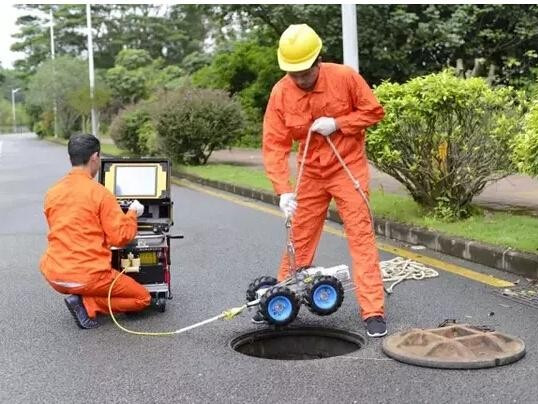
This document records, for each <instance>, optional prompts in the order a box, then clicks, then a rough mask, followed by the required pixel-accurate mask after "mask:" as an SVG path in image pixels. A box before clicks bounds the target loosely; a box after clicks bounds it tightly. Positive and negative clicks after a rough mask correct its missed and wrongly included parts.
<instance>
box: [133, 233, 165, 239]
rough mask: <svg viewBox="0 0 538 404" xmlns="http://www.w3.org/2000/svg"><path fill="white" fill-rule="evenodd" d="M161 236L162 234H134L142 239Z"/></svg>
mask: <svg viewBox="0 0 538 404" xmlns="http://www.w3.org/2000/svg"><path fill="white" fill-rule="evenodd" d="M163 237H164V235H163V234H141V235H137V236H136V238H137V239H142V240H149V239H154V238H163Z"/></svg>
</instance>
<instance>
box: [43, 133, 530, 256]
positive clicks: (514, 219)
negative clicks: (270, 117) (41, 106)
mask: <svg viewBox="0 0 538 404" xmlns="http://www.w3.org/2000/svg"><path fill="white" fill-rule="evenodd" d="M47 140H51V141H54V142H56V143H60V144H67V140H65V139H52V138H47ZM101 148H102V152H103V154H110V155H116V156H128V153H127V152H126V151H124V150H121V149H118V148H117V147H116V146H115V145H112V144H102V145H101ZM176 167H178V166H177V165H176ZM178 168H179V170H180V171H183V172H185V173H188V174H193V175H198V176H200V177H203V178H207V179H211V180H215V181H222V182H228V183H232V184H237V185H241V186H245V187H251V188H257V189H262V190H266V191H272V186H271V183H270V182H269V180H268V179H267V178H266V177H265V173H264V172H263V171H262V170H259V169H254V168H251V167H244V166H239V165H229V164H207V165H205V166H179V167H178ZM370 198H371V206H372V209H373V211H374V214H375V216H377V217H382V218H385V219H391V220H394V221H397V222H400V223H407V224H411V225H414V226H418V227H424V228H427V229H430V230H435V231H439V232H441V233H445V234H448V235H452V236H458V237H462V238H465V239H470V240H477V241H483V242H486V243H490V244H494V245H498V246H503V247H511V248H513V249H516V250H519V251H527V252H532V253H538V218H535V217H532V216H524V215H514V214H510V213H503V212H490V211H484V212H483V213H482V214H480V215H476V216H473V217H471V218H469V219H466V220H463V221H459V222H455V223H445V222H443V221H441V220H437V219H433V218H431V217H429V216H427V215H426V213H425V211H424V210H423V209H422V208H421V207H420V206H419V205H418V204H417V203H415V202H414V201H413V200H412V199H411V198H410V197H406V196H402V195H396V194H390V193H383V192H381V191H378V190H373V191H372V192H371V197H370Z"/></svg>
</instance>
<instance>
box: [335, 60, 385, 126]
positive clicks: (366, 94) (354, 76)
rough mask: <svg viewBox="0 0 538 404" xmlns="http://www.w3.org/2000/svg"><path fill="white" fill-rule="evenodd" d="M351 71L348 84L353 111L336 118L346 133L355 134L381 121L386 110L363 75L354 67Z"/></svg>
mask: <svg viewBox="0 0 538 404" xmlns="http://www.w3.org/2000/svg"><path fill="white" fill-rule="evenodd" d="M350 72H351V74H350V75H349V76H348V79H347V86H348V91H349V92H350V93H351V99H352V102H353V111H352V112H350V113H349V114H347V115H343V116H340V117H338V118H336V123H337V125H338V128H339V129H340V131H341V132H342V133H343V134H344V135H349V136H354V135H357V134H360V133H361V132H362V130H363V129H365V128H367V127H369V126H372V125H374V124H376V123H377V122H379V121H381V120H382V119H383V117H384V116H385V111H384V110H383V107H382V106H381V104H379V102H378V101H377V99H376V98H375V95H374V93H373V91H372V89H371V88H370V87H369V86H368V84H367V83H366V81H365V80H364V79H363V78H362V76H361V75H360V74H359V73H357V72H356V71H354V70H352V69H350Z"/></svg>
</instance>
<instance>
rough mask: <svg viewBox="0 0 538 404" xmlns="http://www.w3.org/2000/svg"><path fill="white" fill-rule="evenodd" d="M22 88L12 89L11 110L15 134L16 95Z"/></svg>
mask: <svg viewBox="0 0 538 404" xmlns="http://www.w3.org/2000/svg"><path fill="white" fill-rule="evenodd" d="M19 90H20V88H12V89H11V108H12V110H13V133H17V115H16V112H15V94H16V93H17V91H19Z"/></svg>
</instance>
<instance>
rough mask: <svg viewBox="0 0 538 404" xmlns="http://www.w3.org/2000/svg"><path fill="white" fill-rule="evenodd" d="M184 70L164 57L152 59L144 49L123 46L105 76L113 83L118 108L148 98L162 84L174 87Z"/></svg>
mask: <svg viewBox="0 0 538 404" xmlns="http://www.w3.org/2000/svg"><path fill="white" fill-rule="evenodd" d="M183 75H184V71H183V70H182V69H181V68H179V67H177V66H166V64H165V61H164V59H162V58H158V59H155V60H153V59H151V56H150V54H149V52H147V51H145V50H143V49H123V50H122V51H121V52H120V53H118V55H117V56H116V64H115V66H114V67H112V68H111V69H108V70H107V71H106V74H105V80H106V82H107V84H108V86H109V87H110V90H111V96H112V98H113V100H114V102H113V104H114V106H113V108H114V110H115V112H117V111H118V110H119V109H120V108H121V107H124V106H126V105H128V104H134V103H136V102H138V101H139V100H142V99H146V98H148V97H149V95H150V94H152V93H155V92H156V91H157V90H159V89H161V88H168V89H170V88H175V87H176V86H177V85H178V81H177V80H178V79H179V78H180V77H182V76H183Z"/></svg>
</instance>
